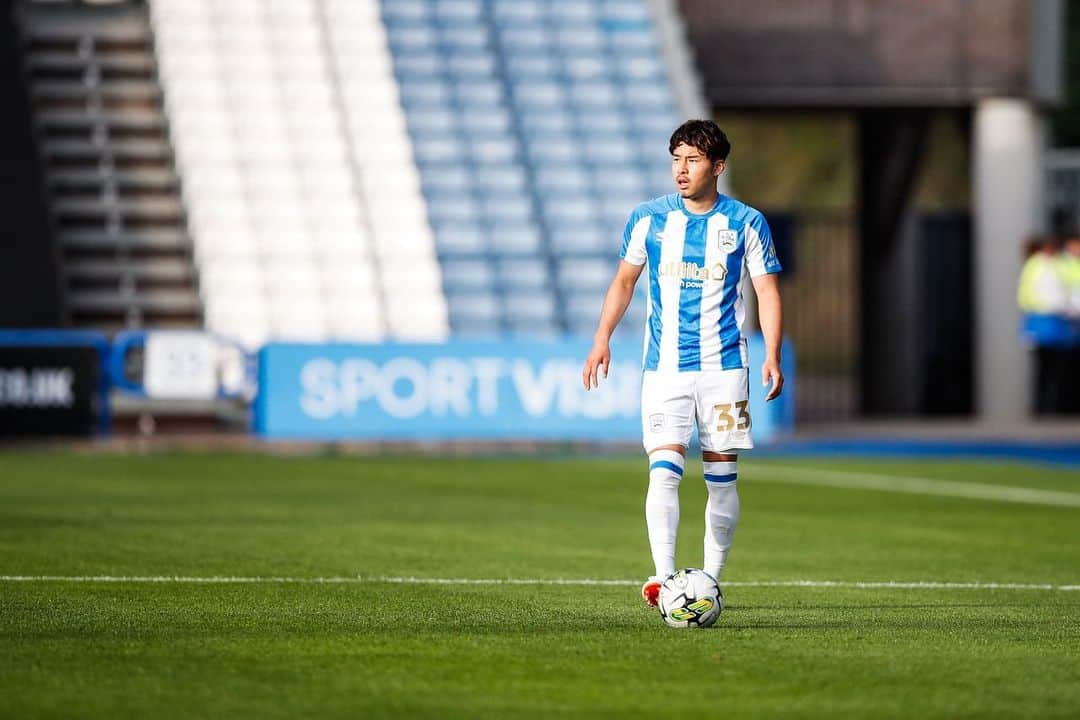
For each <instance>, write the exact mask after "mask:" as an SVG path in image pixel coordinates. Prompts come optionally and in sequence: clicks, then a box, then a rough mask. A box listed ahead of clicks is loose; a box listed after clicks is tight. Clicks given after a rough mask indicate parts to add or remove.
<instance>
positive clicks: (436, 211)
mask: <svg viewBox="0 0 1080 720" xmlns="http://www.w3.org/2000/svg"><path fill="white" fill-rule="evenodd" d="M427 200H428V217H429V218H431V221H432V222H433V223H443V222H455V223H475V222H476V221H477V220H478V219H479V215H480V212H479V209H478V208H477V206H476V202H475V201H474V200H473V199H472V198H471V197H468V196H465V195H462V194H461V193H456V192H455V193H439V194H437V195H436V194H429V195H428V196H427Z"/></svg>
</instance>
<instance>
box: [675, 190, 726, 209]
mask: <svg viewBox="0 0 1080 720" xmlns="http://www.w3.org/2000/svg"><path fill="white" fill-rule="evenodd" d="M718 197H720V193H719V191H717V189H716V188H712V192H709V191H706V192H704V193H702V194H701V195H699V196H697V197H684V198H683V206H684V207H685V208H686V209H687V210H689V211H690V212H692V213H695V214H697V215H702V214H704V213H707V212H709V211H710V210H712V209H713V206H715V205H716V199H717V198H718Z"/></svg>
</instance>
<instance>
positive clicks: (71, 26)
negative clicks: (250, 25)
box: [18, 0, 202, 330]
mask: <svg viewBox="0 0 1080 720" xmlns="http://www.w3.org/2000/svg"><path fill="white" fill-rule="evenodd" d="M18 9H19V16H18V17H19V21H20V22H19V25H20V28H21V34H22V40H23V44H24V47H23V58H24V65H25V75H26V78H27V82H28V85H29V96H30V98H31V112H32V115H33V123H34V126H35V128H36V132H37V135H38V145H39V148H40V151H41V154H42V156H43V157H42V168H43V176H44V179H45V182H46V184H47V195H48V197H49V201H50V205H51V216H52V218H51V219H52V225H53V229H54V235H55V238H56V242H57V244H58V249H59V255H60V258H59V260H60V267H61V275H62V283H63V296H64V298H65V304H66V313H67V316H68V318H69V321H70V323H71V324H72V325H73V326H76V327H94V328H99V329H104V330H117V329H122V328H141V327H197V326H199V325H200V324H201V321H202V308H201V304H200V302H199V298H198V295H197V293H196V278H195V272H194V267H193V264H192V258H191V243H190V240H189V237H188V234H187V232H186V229H185V219H184V210H183V207H182V205H181V202H180V198H179V180H178V177H177V174H176V171H175V168H174V165H173V156H172V150H171V148H170V145H169V141H168V137H167V134H166V129H165V128H166V123H165V118H164V114H163V111H162V104H161V89H160V87H159V85H158V82H157V76H156V65H155V60H154V55H153V43H152V38H151V33H150V26H149V22H148V17H147V13H146V8H145V7H144V6H142V5H140V4H133V3H122V2H117V3H112V4H109V5H100V6H89V5H83V4H80V3H75V2H57V1H56V0H53V1H52V2H43V1H40V0H39V1H37V2H34V1H26V2H23V3H21V4H20V5H19V6H18Z"/></svg>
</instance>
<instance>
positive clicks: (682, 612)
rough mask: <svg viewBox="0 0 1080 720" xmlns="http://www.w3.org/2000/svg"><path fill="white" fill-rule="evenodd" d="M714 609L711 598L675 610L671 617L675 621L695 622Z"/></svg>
mask: <svg viewBox="0 0 1080 720" xmlns="http://www.w3.org/2000/svg"><path fill="white" fill-rule="evenodd" d="M712 609H713V601H712V600H710V599H709V598H701V599H700V600H697V601H695V602H692V603H690V604H689V605H687V606H686V607H681V608H675V609H674V610H672V611H671V617H672V619H674V620H678V621H680V622H681V621H683V620H693V619H694V618H699V617H701V616H702V615H704V614H705V613H707V612H709V611H710V610H712Z"/></svg>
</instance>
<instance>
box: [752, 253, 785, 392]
mask: <svg viewBox="0 0 1080 720" xmlns="http://www.w3.org/2000/svg"><path fill="white" fill-rule="evenodd" d="M776 278H777V276H776V274H775V273H769V274H766V275H759V276H758V277H755V278H754V292H755V293H756V294H757V300H758V323H759V324H760V325H761V334H762V335H764V336H765V362H764V363H763V364H762V365H761V384H762V386H765V387H768V385H769V383H770V381H771V382H772V389H771V390H769V394H768V395H766V396H765V399H766V400H772V399H773V398H775V397H777V396H779V395H780V393H781V391H782V390H783V389H784V373H783V372H782V371H781V370H780V338H781V336H782V334H783V324H784V312H783V309H782V308H781V306H780V283H779V282H778V281H777V279H776Z"/></svg>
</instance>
